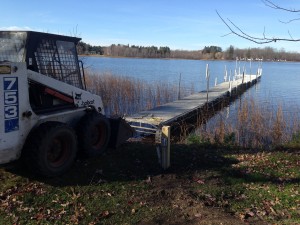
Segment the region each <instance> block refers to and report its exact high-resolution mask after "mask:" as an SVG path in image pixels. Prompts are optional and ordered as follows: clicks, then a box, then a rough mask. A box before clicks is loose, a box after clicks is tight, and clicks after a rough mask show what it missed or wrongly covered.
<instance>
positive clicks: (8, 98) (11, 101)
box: [3, 77, 19, 133]
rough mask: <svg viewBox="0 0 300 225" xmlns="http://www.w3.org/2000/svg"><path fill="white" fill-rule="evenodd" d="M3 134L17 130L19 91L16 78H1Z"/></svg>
mask: <svg viewBox="0 0 300 225" xmlns="http://www.w3.org/2000/svg"><path fill="white" fill-rule="evenodd" d="M3 90H4V95H3V96H4V121H5V133H8V132H12V131H17V130H19V93H18V92H19V91H18V78H17V77H3Z"/></svg>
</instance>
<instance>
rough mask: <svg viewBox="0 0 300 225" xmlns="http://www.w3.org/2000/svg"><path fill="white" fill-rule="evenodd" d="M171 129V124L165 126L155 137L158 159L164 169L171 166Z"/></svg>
mask: <svg viewBox="0 0 300 225" xmlns="http://www.w3.org/2000/svg"><path fill="white" fill-rule="evenodd" d="M170 131H171V127H170V126H163V127H162V129H161V130H159V131H157V132H156V137H155V141H156V150H157V156H158V161H159V163H160V165H161V167H162V168H163V169H164V170H166V169H168V168H169V167H170V137H171V132H170Z"/></svg>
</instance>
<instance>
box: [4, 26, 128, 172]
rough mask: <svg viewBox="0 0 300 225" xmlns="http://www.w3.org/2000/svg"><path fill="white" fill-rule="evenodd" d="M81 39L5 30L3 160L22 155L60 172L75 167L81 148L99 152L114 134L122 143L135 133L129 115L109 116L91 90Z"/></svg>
mask: <svg viewBox="0 0 300 225" xmlns="http://www.w3.org/2000/svg"><path fill="white" fill-rule="evenodd" d="M79 41H80V39H79V38H76V37H69V36H62V35H55V34H48V33H41V32H33V31H0V164H4V163H8V162H11V161H13V160H16V159H18V158H19V157H21V159H22V160H23V161H25V162H26V165H28V166H29V167H30V168H31V169H33V171H35V172H37V173H39V174H41V175H45V176H56V175H60V174H62V173H64V172H65V171H66V170H67V169H69V168H70V166H71V165H72V163H73V161H74V159H75V157H76V154H77V150H78V152H79V153H81V154H83V155H86V156H97V155H99V154H101V153H102V152H103V151H104V150H105V149H106V147H107V145H108V143H109V141H110V140H111V141H112V140H113V142H115V143H113V144H116V142H118V144H120V143H121V142H123V141H125V140H126V139H128V138H129V137H130V136H131V135H132V130H131V129H130V127H128V126H129V125H127V124H126V123H125V122H124V120H122V119H118V120H113V122H111V121H112V120H109V119H108V118H107V117H106V116H105V113H104V108H103V103H102V100H101V97H100V96H97V95H95V94H92V93H90V92H88V91H87V90H86V86H85V79H84V70H83V64H82V62H81V61H79V60H78V55H77V51H76V45H77V43H78V42H79ZM111 124H113V125H114V129H112V127H111ZM111 130H114V131H113V132H111Z"/></svg>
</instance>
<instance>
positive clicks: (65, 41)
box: [0, 31, 86, 89]
mask: <svg viewBox="0 0 300 225" xmlns="http://www.w3.org/2000/svg"><path fill="white" fill-rule="evenodd" d="M80 40H81V39H80V38H77V37H69V36H62V35H56V34H48V33H41V32H35V31H0V62H1V61H2V62H5V61H8V62H26V65H27V67H28V69H30V70H33V71H35V72H38V73H41V74H43V75H46V76H49V77H52V78H54V79H57V80H60V81H63V82H65V83H68V84H71V85H73V86H76V87H78V88H80V89H86V87H85V81H84V71H83V64H82V63H81V61H79V60H78V56H77V52H76V51H77V50H76V45H77V43H78V42H79V41H80Z"/></svg>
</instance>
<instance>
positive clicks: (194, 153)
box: [6, 143, 300, 186]
mask: <svg viewBox="0 0 300 225" xmlns="http://www.w3.org/2000/svg"><path fill="white" fill-rule="evenodd" d="M230 153H232V154H239V153H241V154H244V151H236V150H232V149H227V150H226V149H225V150H224V149H221V148H217V147H215V146H209V145H207V146H201V145H197V144H195V145H184V144H174V145H172V146H171V167H170V168H169V169H168V170H166V171H164V170H162V169H161V167H160V165H159V163H158V158H157V154H156V148H155V146H154V145H153V144H143V143H127V144H125V145H124V146H122V147H120V148H118V149H109V150H108V151H107V152H106V153H105V154H104V155H102V156H100V157H97V158H90V159H77V161H76V162H75V163H74V165H73V167H72V168H71V169H70V170H69V171H68V172H67V173H65V174H64V175H62V176H59V177H54V178H44V177H39V176H36V175H34V174H33V173H31V172H29V171H28V170H26V168H24V167H23V166H22V165H21V163H20V162H19V163H14V164H13V165H9V166H7V167H6V170H8V171H9V172H12V173H14V174H17V175H20V176H22V177H25V178H29V179H30V180H36V181H40V182H44V183H47V184H50V185H53V186H73V185H79V186H84V185H90V184H100V183H101V182H115V181H116V182H128V181H134V180H135V181H139V180H140V181H142V180H146V179H147V177H149V176H155V175H159V174H176V175H179V176H189V175H193V173H194V172H201V171H206V170H208V171H209V170H211V171H219V172H220V174H221V176H223V178H226V179H225V180H230V179H231V178H233V179H236V178H237V179H242V180H243V182H247V183H248V182H261V183H263V182H271V183H274V184H280V183H290V184H295V183H299V182H300V179H299V178H295V179H284V180H282V179H280V178H278V177H271V176H265V175H263V174H258V173H246V172H245V171H244V169H243V168H233V167H232V166H231V165H232V164H236V163H238V162H239V161H238V160H236V159H234V158H230V157H224V155H225V154H227V155H228V154H230ZM247 153H251V154H256V153H257V151H250V150H247Z"/></svg>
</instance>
